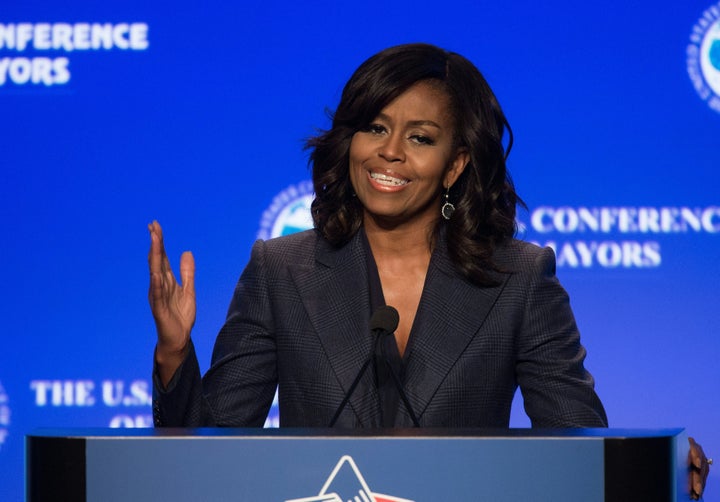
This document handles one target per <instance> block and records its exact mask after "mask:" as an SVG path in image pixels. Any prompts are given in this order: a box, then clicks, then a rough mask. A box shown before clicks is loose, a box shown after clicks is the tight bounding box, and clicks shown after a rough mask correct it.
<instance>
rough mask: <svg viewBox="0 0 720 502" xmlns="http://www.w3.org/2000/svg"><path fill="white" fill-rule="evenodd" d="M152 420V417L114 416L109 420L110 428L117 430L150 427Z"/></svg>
mask: <svg viewBox="0 0 720 502" xmlns="http://www.w3.org/2000/svg"><path fill="white" fill-rule="evenodd" d="M152 426H153V419H152V415H135V416H134V417H131V416H130V415H116V416H114V417H113V418H112V419H111V420H110V427H112V428H113V429H118V428H127V429H132V428H140V427H152Z"/></svg>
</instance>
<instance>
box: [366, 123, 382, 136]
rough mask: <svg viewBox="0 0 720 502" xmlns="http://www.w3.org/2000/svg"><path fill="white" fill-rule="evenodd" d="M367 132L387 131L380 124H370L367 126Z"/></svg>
mask: <svg viewBox="0 0 720 502" xmlns="http://www.w3.org/2000/svg"><path fill="white" fill-rule="evenodd" d="M367 132H369V133H372V134H382V133H384V132H385V127H384V126H382V125H380V124H370V125H369V126H368V127H367Z"/></svg>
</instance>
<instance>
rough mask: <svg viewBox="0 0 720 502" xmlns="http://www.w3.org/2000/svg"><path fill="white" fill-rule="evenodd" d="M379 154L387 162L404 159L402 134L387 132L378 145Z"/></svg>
mask: <svg viewBox="0 0 720 502" xmlns="http://www.w3.org/2000/svg"><path fill="white" fill-rule="evenodd" d="M378 153H379V155H380V157H382V158H383V159H385V160H386V161H388V162H399V161H403V160H405V150H404V145H403V141H402V135H400V134H394V133H393V134H389V135H388V136H387V138H386V139H385V141H384V142H383V144H382V145H381V146H380V150H379V152H378Z"/></svg>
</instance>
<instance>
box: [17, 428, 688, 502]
mask: <svg viewBox="0 0 720 502" xmlns="http://www.w3.org/2000/svg"><path fill="white" fill-rule="evenodd" d="M687 454H688V446H687V436H686V434H685V433H684V431H683V430H682V429H663V430H618V429H565V430H537V429H509V430H476V429H462V430H435V429H401V430H375V431H366V430H360V431H355V430H353V431H341V430H334V429H332V430H325V429H135V430H128V429H98V430H95V429H83V430H41V431H37V432H35V433H33V434H30V435H28V436H27V437H26V476H27V478H26V487H27V500H29V501H36V500H37V501H39V500H42V501H48V500H81V501H82V500H87V501H103V502H113V501H129V500H132V501H151V500H152V501H158V500H163V501H165V500H167V501H198V500H208V501H279V502H283V501H293V502H314V501H324V502H346V501H351V502H409V501H412V502H420V501H449V500H462V501H493V502H497V501H553V502H559V501H578V500H582V501H586V502H594V501H598V502H600V501H613V502H615V501H624V500H628V501H634V502H637V501H644V500H647V501H653V502H662V501H666V500H667V501H676V500H689V497H688V494H687Z"/></svg>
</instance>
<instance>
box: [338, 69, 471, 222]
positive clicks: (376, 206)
mask: <svg viewBox="0 0 720 502" xmlns="http://www.w3.org/2000/svg"><path fill="white" fill-rule="evenodd" d="M449 110H450V100H449V98H448V96H447V94H445V92H444V91H442V90H440V89H438V88H436V87H434V86H433V85H432V84H430V83H428V82H418V83H417V84H415V85H413V86H412V87H410V88H409V89H408V90H407V91H405V92H404V93H403V94H401V95H400V96H398V97H397V98H396V99H395V100H394V101H392V102H390V104H388V105H387V106H386V107H385V108H384V109H383V110H382V111H381V112H380V114H379V115H378V116H377V117H376V118H375V120H374V121H373V122H372V123H371V124H370V126H369V127H368V128H367V130H363V131H359V132H357V133H355V135H354V136H353V138H352V142H351V143H350V180H351V182H352V185H353V188H354V189H355V193H356V194H357V197H358V199H359V200H360V202H361V203H362V204H363V207H364V212H365V220H366V223H368V222H367V219H368V218H372V219H374V220H376V221H377V222H378V223H382V224H384V225H387V224H390V225H392V226H396V225H399V224H406V223H413V224H415V223H417V224H419V225H428V226H432V225H433V224H434V223H435V221H437V219H438V217H439V216H440V197H441V195H442V193H443V192H444V190H445V188H446V187H448V186H451V185H452V184H453V183H454V182H455V180H456V179H457V177H458V176H459V175H460V174H461V173H462V171H463V169H464V168H465V165H466V164H467V162H468V159H469V156H468V154H467V152H466V151H465V150H464V149H460V150H458V149H456V148H454V146H453V132H454V131H453V117H452V116H451V114H450V111H449Z"/></svg>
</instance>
